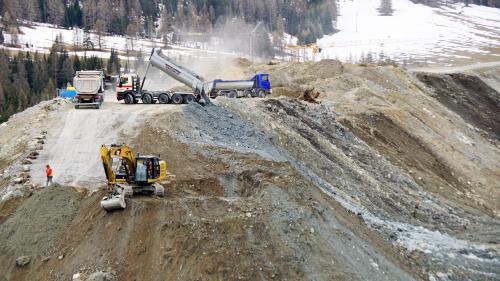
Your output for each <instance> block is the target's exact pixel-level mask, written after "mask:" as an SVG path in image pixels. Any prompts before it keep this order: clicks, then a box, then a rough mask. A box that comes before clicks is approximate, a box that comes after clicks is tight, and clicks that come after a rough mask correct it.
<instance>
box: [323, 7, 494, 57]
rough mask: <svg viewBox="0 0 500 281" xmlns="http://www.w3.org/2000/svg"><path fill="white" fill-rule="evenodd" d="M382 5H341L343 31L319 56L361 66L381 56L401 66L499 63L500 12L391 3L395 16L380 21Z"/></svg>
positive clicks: (325, 44)
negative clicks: (368, 58) (366, 59)
mask: <svg viewBox="0 0 500 281" xmlns="http://www.w3.org/2000/svg"><path fill="white" fill-rule="evenodd" d="M380 6H381V1H379V0H353V1H346V0H340V1H339V17H338V22H337V27H336V28H337V29H338V30H339V32H338V33H335V34H333V35H330V36H325V37H323V38H322V39H320V40H318V44H319V45H320V47H322V48H323V52H322V53H321V57H322V58H338V59H341V60H343V61H359V60H360V59H361V58H362V57H363V56H365V57H366V56H368V54H369V53H371V54H370V56H372V57H374V58H375V59H376V58H377V57H378V56H379V55H380V54H382V53H383V55H384V56H388V57H390V58H392V59H394V60H396V61H400V62H401V61H413V62H414V61H417V62H426V63H441V64H452V63H453V62H457V61H460V60H462V61H467V60H469V59H475V60H477V59H478V56H481V57H482V60H497V59H500V9H496V8H489V7H484V6H476V5H470V7H463V4H457V5H453V6H448V7H442V8H431V7H428V6H424V5H420V4H414V3H413V2H411V1H409V0H392V10H393V11H392V15H391V16H381V15H380V12H379V8H380ZM389 9H390V7H389Z"/></svg>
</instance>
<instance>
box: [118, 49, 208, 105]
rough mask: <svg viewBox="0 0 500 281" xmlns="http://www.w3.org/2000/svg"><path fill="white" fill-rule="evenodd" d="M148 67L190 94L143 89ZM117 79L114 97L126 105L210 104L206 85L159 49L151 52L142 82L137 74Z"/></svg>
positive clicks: (197, 76)
mask: <svg viewBox="0 0 500 281" xmlns="http://www.w3.org/2000/svg"><path fill="white" fill-rule="evenodd" d="M150 66H153V67H155V68H158V69H159V70H161V71H163V72H164V73H166V74H167V75H168V76H170V77H172V78H174V79H175V80H177V81H179V82H181V83H182V84H184V85H186V86H188V87H190V88H191V89H192V92H173V91H167V90H165V91H150V90H146V89H144V83H145V81H146V78H147V75H148V71H149V68H150ZM119 79H120V80H119V84H118V86H117V92H116V97H117V99H118V100H119V101H120V100H124V101H125V103H126V104H132V103H138V102H139V101H142V103H156V102H159V103H174V104H181V103H190V102H195V101H201V100H202V99H203V100H204V102H205V104H209V103H210V99H209V98H208V96H207V94H206V91H205V90H206V89H205V88H206V85H205V81H204V80H203V78H201V77H200V76H199V75H197V74H196V73H194V72H192V71H191V70H189V69H186V68H184V67H182V66H180V65H178V64H175V63H173V62H172V61H170V60H169V59H168V58H167V57H165V56H163V55H162V54H161V49H158V50H155V49H153V51H152V52H151V56H150V57H149V63H148V66H147V68H146V73H145V74H144V77H143V78H142V81H141V79H140V77H139V76H138V75H137V74H124V75H122V76H120V78H119Z"/></svg>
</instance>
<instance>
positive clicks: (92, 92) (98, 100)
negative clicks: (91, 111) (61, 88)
mask: <svg viewBox="0 0 500 281" xmlns="http://www.w3.org/2000/svg"><path fill="white" fill-rule="evenodd" d="M73 86H74V87H75V89H76V93H77V94H76V96H75V99H76V102H75V108H76V109H78V108H80V107H82V106H92V107H95V108H97V109H99V107H100V106H101V104H102V103H103V102H104V95H103V92H104V72H103V71H102V70H81V71H77V72H76V74H75V77H74V78H73Z"/></svg>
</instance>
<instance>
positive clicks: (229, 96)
mask: <svg viewBox="0 0 500 281" xmlns="http://www.w3.org/2000/svg"><path fill="white" fill-rule="evenodd" d="M237 96H238V93H236V91H231V92H229V93H227V97H228V98H232V99H234V98H236V97H237Z"/></svg>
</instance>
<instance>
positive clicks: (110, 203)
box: [101, 191, 127, 212]
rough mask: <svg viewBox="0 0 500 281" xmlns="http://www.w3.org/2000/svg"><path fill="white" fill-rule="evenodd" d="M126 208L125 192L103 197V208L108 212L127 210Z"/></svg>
mask: <svg viewBox="0 0 500 281" xmlns="http://www.w3.org/2000/svg"><path fill="white" fill-rule="evenodd" d="M126 206H127V204H126V203H125V192H123V191H122V192H118V193H114V194H111V195H109V196H106V197H103V198H102V200H101V207H102V208H103V209H104V210H106V212H109V211H113V210H118V209H125V207H126Z"/></svg>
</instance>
